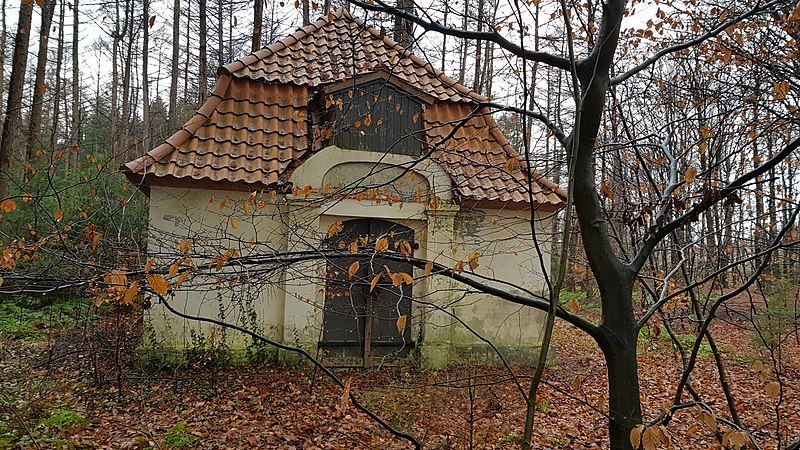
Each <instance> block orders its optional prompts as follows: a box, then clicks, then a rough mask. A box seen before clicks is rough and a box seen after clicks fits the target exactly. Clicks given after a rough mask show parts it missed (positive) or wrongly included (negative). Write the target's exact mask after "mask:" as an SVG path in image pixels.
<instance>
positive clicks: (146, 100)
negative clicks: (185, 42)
mask: <svg viewBox="0 0 800 450" xmlns="http://www.w3.org/2000/svg"><path fill="white" fill-rule="evenodd" d="M142 10H143V11H142V19H143V22H142V128H143V130H142V145H143V146H144V149H145V151H146V150H147V149H149V144H148V143H149V142H150V80H148V72H149V71H148V67H147V66H148V63H149V57H148V55H149V53H150V0H143V1H142ZM154 18H155V17H154Z"/></svg>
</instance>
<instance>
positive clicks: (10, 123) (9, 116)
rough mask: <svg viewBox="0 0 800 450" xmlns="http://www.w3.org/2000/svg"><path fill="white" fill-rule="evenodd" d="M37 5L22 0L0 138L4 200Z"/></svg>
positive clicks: (0, 186)
mask: <svg viewBox="0 0 800 450" xmlns="http://www.w3.org/2000/svg"><path fill="white" fill-rule="evenodd" d="M32 15H33V2H31V1H26V0H21V1H20V7H19V19H18V20H17V35H16V37H15V38H14V56H13V57H12V59H11V77H10V80H9V83H8V101H7V104H6V117H5V120H4V123H3V134H2V137H0V198H5V197H7V196H8V185H7V184H6V178H7V177H9V176H10V175H11V170H10V169H11V152H12V151H13V145H14V139H15V137H16V131H17V128H18V127H19V125H20V121H21V120H22V115H21V113H20V109H21V107H22V91H23V88H24V86H23V84H24V82H25V69H26V66H27V64H28V44H29V43H30V31H31V17H32Z"/></svg>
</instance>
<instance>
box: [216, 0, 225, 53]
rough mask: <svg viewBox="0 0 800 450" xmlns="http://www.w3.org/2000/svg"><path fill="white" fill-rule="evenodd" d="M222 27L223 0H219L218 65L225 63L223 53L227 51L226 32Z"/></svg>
mask: <svg viewBox="0 0 800 450" xmlns="http://www.w3.org/2000/svg"><path fill="white" fill-rule="evenodd" d="M223 30H224V28H223V27H222V0H217V65H218V66H222V65H223V64H225V58H224V57H223V53H224V52H225V49H224V45H225V34H224V33H223Z"/></svg>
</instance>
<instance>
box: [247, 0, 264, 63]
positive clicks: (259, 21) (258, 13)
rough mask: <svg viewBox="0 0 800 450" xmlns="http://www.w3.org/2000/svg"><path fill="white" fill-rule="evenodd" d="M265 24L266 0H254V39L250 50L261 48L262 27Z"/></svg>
mask: <svg viewBox="0 0 800 450" xmlns="http://www.w3.org/2000/svg"><path fill="white" fill-rule="evenodd" d="M262 26H264V0H253V41H252V43H251V44H250V51H252V52H257V51H258V50H261V27H262Z"/></svg>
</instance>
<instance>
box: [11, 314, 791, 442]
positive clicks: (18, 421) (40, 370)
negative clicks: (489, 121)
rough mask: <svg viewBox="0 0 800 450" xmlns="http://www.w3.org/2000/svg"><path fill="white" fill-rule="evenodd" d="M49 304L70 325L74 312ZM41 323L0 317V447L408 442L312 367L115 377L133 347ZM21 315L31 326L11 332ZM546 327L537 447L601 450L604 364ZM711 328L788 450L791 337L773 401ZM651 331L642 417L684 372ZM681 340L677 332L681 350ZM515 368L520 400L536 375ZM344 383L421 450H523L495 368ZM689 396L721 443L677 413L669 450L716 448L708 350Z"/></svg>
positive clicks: (765, 428) (729, 341)
mask: <svg viewBox="0 0 800 450" xmlns="http://www.w3.org/2000/svg"><path fill="white" fill-rule="evenodd" d="M0 306H2V305H0ZM49 307H54V308H55V309H56V311H58V314H64V315H65V317H71V316H70V314H73V315H74V314H75V311H76V310H77V309H79V308H78V307H74V305H73V306H69V305H67V306H64V305H58V304H57V305H55V306H53V305H51V306H49ZM65 311H66V312H65ZM34 313H35V314H38V315H37V316H35V317H28V316H26V314H34ZM45 316H46V311H45V312H43V311H42V310H36V311H32V310H25V309H24V308H22V309H20V310H14V311H8V310H3V309H0V448H5V447H21V448H134V449H136V448H138V449H145V448H242V449H244V448H286V449H290V448H298V449H299V448H342V449H345V448H379V449H383V448H408V447H409V445H408V443H407V442H404V441H402V440H400V439H398V438H396V437H394V436H392V435H391V434H390V433H388V432H387V431H385V430H383V429H382V428H381V427H380V426H379V425H378V424H376V423H375V422H374V421H372V420H371V419H369V418H368V417H367V416H366V415H365V414H363V413H361V412H358V411H357V410H355V408H354V407H353V406H352V405H350V404H349V403H348V402H346V401H343V395H342V394H343V390H342V389H341V388H339V387H338V386H336V385H334V384H333V383H332V382H330V381H329V380H327V379H325V377H324V376H322V375H321V374H320V373H315V372H314V371H313V370H312V369H310V368H308V367H305V366H303V367H297V366H296V367H287V366H282V365H278V364H275V363H250V364H246V365H238V366H235V367H229V366H228V367H219V366H208V365H207V366H205V368H203V367H200V366H195V367H192V368H185V369H179V370H173V371H164V370H161V371H158V372H149V373H148V372H147V371H143V370H138V371H134V370H125V371H120V370H117V371H116V372H115V370H114V369H113V367H114V366H113V365H109V364H108V361H103V359H114V358H116V359H115V361H117V362H120V361H123V360H126V359H125V358H126V357H127V356H128V354H129V353H130V349H129V348H117V349H115V350H114V352H112V353H109V352H108V351H106V352H105V353H103V354H102V355H101V354H100V353H98V352H95V353H92V352H91V351H90V350H87V348H89V349H91V348H92V347H93V343H92V342H93V340H94V341H95V342H99V340H100V339H101V338H102V337H103V336H104V335H102V334H98V333H94V334H91V333H88V335H89V337H88V338H87V337H86V336H87V331H86V329H87V325H86V323H90V322H91V321H90V322H86V321H83V322H82V321H77V320H76V321H70V320H48V321H46V322H45V321H44V320H43V319H42V318H43V317H45ZM27 320H32V321H33V323H34V324H35V325H34V326H32V327H27V326H20V324H22V323H25V322H26V321H27ZM37 320H38V321H39V322H36V321H37ZM115 320H117V321H119V317H117V318H116V319H115ZM56 328H57V330H56V331H53V329H56ZM555 331H556V332H555V337H554V353H555V356H554V358H553V362H552V364H550V365H549V367H548V371H547V374H546V377H545V383H546V384H545V385H544V386H543V387H542V390H541V399H540V402H539V404H538V410H537V413H536V417H535V424H536V425H535V438H534V448H540V449H545V448H564V449H594V448H598V449H599V448H604V442H605V439H606V420H605V413H604V410H605V408H606V406H605V404H606V391H605V384H606V383H605V380H604V378H605V369H604V365H603V360H602V355H601V354H600V353H599V351H597V349H596V348H595V346H594V345H593V343H592V342H591V341H590V340H589V339H588V338H586V337H585V336H583V335H581V334H580V333H578V332H577V331H576V330H575V329H573V328H570V327H568V326H565V325H564V324H558V325H557V327H556V330H555ZM712 331H713V333H714V336H715V337H716V338H717V340H718V345H719V348H720V351H721V353H722V355H723V357H724V360H725V364H726V366H725V368H726V371H727V375H728V377H729V381H730V385H731V390H732V392H733V395H734V397H735V399H736V402H737V405H738V407H739V408H738V409H739V411H740V412H741V416H742V417H741V418H742V421H743V423H744V425H745V426H746V427H748V428H749V429H751V430H755V431H754V432H753V437H754V438H755V440H756V441H757V442H758V443H759V444H760V445H761V446H762V448H775V446H776V441H775V436H776V433H775V430H776V427H777V426H778V423H776V421H775V418H776V411H777V412H778V413H779V414H780V417H781V420H780V424H779V426H780V428H781V433H782V440H783V443H784V444H785V443H786V441H787V440H789V441H791V440H794V439H797V438H798V437H800V346H798V345H797V341H796V340H795V337H791V338H789V339H787V340H786V343H785V346H784V348H783V351H782V354H781V359H782V376H783V379H782V380H781V381H782V386H783V388H782V391H781V393H780V401H779V402H776V401H775V400H774V399H773V397H772V396H771V395H770V394H773V395H774V393H773V392H768V391H769V389H767V388H766V386H767V385H768V383H769V382H771V381H774V376H773V375H770V374H766V375H764V376H761V375H760V373H759V372H760V371H761V370H762V363H763V365H764V366H766V367H772V364H771V357H770V354H769V353H768V352H767V351H766V350H765V349H764V347H763V346H762V345H759V344H757V342H756V341H757V340H756V339H755V338H754V336H753V334H752V332H750V331H748V330H746V329H744V328H742V327H740V326H738V325H737V324H736V323H735V321H729V322H722V321H718V322H717V324H716V325H715V326H714V327H713V328H712ZM658 334H659V335H658V336H654V335H653V334H652V333H647V335H645V336H643V337H642V339H641V345H640V349H639V352H640V359H639V362H640V368H641V377H640V380H641V394H642V399H643V402H644V405H645V412H646V416H647V417H648V418H649V419H653V418H655V417H657V416H658V415H659V414H661V413H662V412H663V410H664V407H665V406H667V405H668V404H669V401H670V399H671V397H672V396H673V395H674V391H675V386H676V381H677V378H678V376H679V370H678V368H679V367H680V361H679V359H678V357H677V354H676V351H675V350H674V348H673V346H672V344H671V343H670V342H669V341H668V340H667V339H666V338H665V337H664V336H663V335H664V332H663V331H659V333H658ZM77 336H80V337H77ZM106 337H107V336H106ZM123 337H124V335H123ZM690 339H691V336H689V335H681V340H686V341H687V343H688V342H690ZM98 347H99V346H98ZM106 350H107V348H106ZM98 355H99V356H98ZM758 361H761V363H759V362H758ZM120 364H122V363H121V362H120ZM209 367H212V368H209ZM516 372H517V374H518V375H519V376H520V380H519V381H520V383H521V388H522V389H523V390H527V386H528V382H529V375H530V374H531V370H529V369H518V370H516ZM115 374H116V375H118V376H115ZM337 374H338V375H339V376H341V377H342V378H344V379H348V378H349V379H351V380H352V384H351V389H352V391H353V392H354V393H355V394H356V396H357V397H358V398H359V399H361V400H362V401H363V403H364V404H366V405H367V406H369V407H370V408H371V409H373V410H374V411H375V412H376V413H377V414H379V415H380V416H381V417H383V418H384V419H385V420H386V421H387V422H388V423H390V424H391V425H392V426H394V427H396V428H398V429H402V430H404V431H408V432H410V433H411V434H413V435H414V436H416V437H417V438H418V439H419V440H420V441H422V442H423V443H424V446H425V448H518V447H519V442H520V440H521V435H522V425H523V420H524V415H525V410H524V406H523V400H522V394H521V392H520V386H518V385H517V384H516V383H515V382H514V381H513V380H512V378H511V377H510V376H509V374H508V372H507V371H506V370H504V369H503V368H501V367H492V366H460V367H452V368H449V369H447V370H437V371H426V370H414V369H392V370H380V371H377V370H341V371H338V372H337ZM692 385H693V386H694V388H695V389H696V390H697V391H698V392H699V393H700V395H702V396H703V399H704V400H705V402H706V404H707V405H708V406H709V407H710V408H711V409H712V410H713V411H714V412H715V413H716V414H717V415H718V416H719V417H720V420H719V421H718V424H719V427H720V428H719V430H720V434H718V435H717V436H715V434H714V433H713V432H712V431H711V430H710V429H709V428H708V426H707V425H703V423H705V424H708V419H707V418H706V420H705V421H703V420H701V419H700V417H699V416H698V415H697V414H696V411H695V410H689V409H687V410H683V411H681V412H679V413H677V414H675V416H674V417H673V419H672V421H671V422H670V423H669V426H668V431H669V434H670V437H671V440H672V448H684V449H705V448H722V447H720V446H719V444H718V443H717V442H718V440H717V437H718V436H721V435H722V434H723V433H724V432H725V431H726V430H727V429H728V428H727V427H726V426H725V425H724V420H723V419H724V418H729V417H730V414H729V413H728V411H727V406H726V403H725V401H724V397H723V395H722V391H721V389H720V388H719V378H718V373H717V370H716V366H715V364H714V360H713V358H712V355H711V354H710V351H709V349H708V346H707V345H706V344H704V345H703V346H702V347H701V351H700V358H699V366H698V368H697V370H696V371H695V372H694V375H693V376H692ZM776 404H777V406H776ZM787 438H788V439H787ZM664 448H666V447H664Z"/></svg>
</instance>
